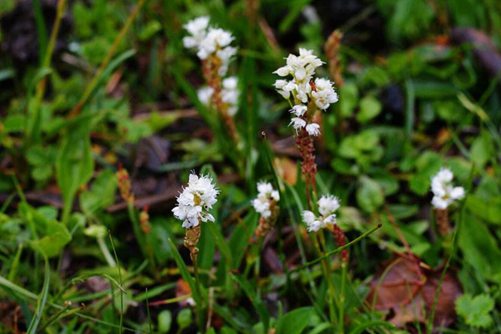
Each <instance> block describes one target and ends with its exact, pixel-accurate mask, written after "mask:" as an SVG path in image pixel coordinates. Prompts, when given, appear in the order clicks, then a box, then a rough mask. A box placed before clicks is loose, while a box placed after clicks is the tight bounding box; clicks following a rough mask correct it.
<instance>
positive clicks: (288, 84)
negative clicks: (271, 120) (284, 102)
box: [275, 79, 297, 99]
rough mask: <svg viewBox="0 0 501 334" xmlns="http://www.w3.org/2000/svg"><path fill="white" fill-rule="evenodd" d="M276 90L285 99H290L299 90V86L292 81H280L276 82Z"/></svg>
mask: <svg viewBox="0 0 501 334" xmlns="http://www.w3.org/2000/svg"><path fill="white" fill-rule="evenodd" d="M275 88H276V89H277V92H278V93H279V94H280V95H282V97H283V98H284V99H289V98H290V96H291V93H292V92H293V91H294V90H295V89H297V85H296V84H295V83H294V82H292V81H287V80H282V79H279V80H277V81H275Z"/></svg>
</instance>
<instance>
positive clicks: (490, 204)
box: [465, 195, 501, 225]
mask: <svg viewBox="0 0 501 334" xmlns="http://www.w3.org/2000/svg"><path fill="white" fill-rule="evenodd" d="M465 205H466V207H467V208H468V209H469V210H470V211H471V213H472V214H474V215H476V216H477V217H480V218H482V219H484V220H486V221H487V222H489V223H492V224H496V225H501V197H491V198H482V197H480V196H478V195H470V196H468V197H467V199H466V204H465Z"/></svg>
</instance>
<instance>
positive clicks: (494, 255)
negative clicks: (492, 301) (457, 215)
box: [458, 212, 501, 278]
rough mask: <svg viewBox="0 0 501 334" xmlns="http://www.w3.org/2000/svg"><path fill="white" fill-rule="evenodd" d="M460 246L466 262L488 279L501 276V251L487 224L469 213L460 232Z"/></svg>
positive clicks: (466, 213) (465, 216) (465, 214)
mask: <svg viewBox="0 0 501 334" xmlns="http://www.w3.org/2000/svg"><path fill="white" fill-rule="evenodd" d="M458 245H459V248H460V249H461V251H462V252H463V255H464V260H465V261H467V262H468V263H470V264H471V265H472V266H473V268H475V269H476V270H477V272H478V273H479V274H481V275H483V276H484V277H486V278H494V277H496V275H500V274H501V262H499V259H501V250H500V249H499V246H498V243H497V241H496V239H495V238H494V237H493V235H492V234H491V232H490V231H489V229H488V228H487V227H486V226H485V224H484V223H483V222H482V221H481V220H479V219H475V216H473V215H471V214H470V213H469V212H465V213H464V219H463V222H462V223H461V229H460V230H459V239H458Z"/></svg>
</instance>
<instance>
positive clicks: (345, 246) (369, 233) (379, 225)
mask: <svg viewBox="0 0 501 334" xmlns="http://www.w3.org/2000/svg"><path fill="white" fill-rule="evenodd" d="M382 226H383V225H382V224H378V225H377V226H376V227H373V228H372V229H370V230H369V231H367V232H364V233H362V234H361V235H359V236H358V237H357V238H355V239H353V240H352V241H350V242H348V243H347V244H346V245H344V246H341V247H338V248H336V249H334V250H331V251H330V252H327V253H325V255H322V256H319V257H318V258H316V259H315V260H313V261H310V262H306V263H305V264H303V265H302V266H299V267H296V268H294V269H292V270H290V272H294V271H300V270H303V269H305V268H306V267H309V266H312V265H314V264H317V263H318V262H320V261H322V260H323V259H325V258H328V257H330V256H332V255H334V254H337V253H339V252H341V251H342V250H344V249H346V248H349V247H350V246H351V245H353V244H356V243H357V242H359V241H360V240H362V239H364V238H366V237H368V236H369V235H371V234H372V233H374V232H376V231H377V230H379V229H380V228H381V227H382Z"/></svg>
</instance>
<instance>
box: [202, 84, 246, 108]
mask: <svg viewBox="0 0 501 334" xmlns="http://www.w3.org/2000/svg"><path fill="white" fill-rule="evenodd" d="M212 94H214V89H213V88H211V87H208V86H204V87H202V88H200V89H199V90H198V99H199V100H200V102H202V103H203V104H205V105H206V106H208V105H210V103H211V98H212ZM239 95H240V92H239V91H238V79H237V77H228V78H226V79H224V80H223V82H222V87H221V100H223V102H224V103H225V104H226V105H227V106H228V109H227V110H226V112H227V113H228V115H230V116H234V115H235V114H236V113H237V111H238V98H239Z"/></svg>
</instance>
